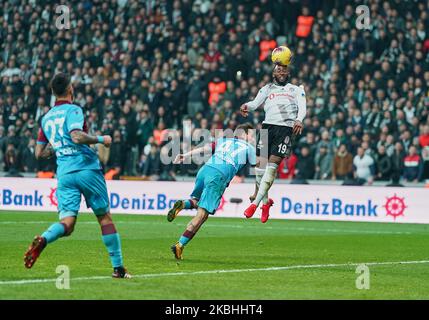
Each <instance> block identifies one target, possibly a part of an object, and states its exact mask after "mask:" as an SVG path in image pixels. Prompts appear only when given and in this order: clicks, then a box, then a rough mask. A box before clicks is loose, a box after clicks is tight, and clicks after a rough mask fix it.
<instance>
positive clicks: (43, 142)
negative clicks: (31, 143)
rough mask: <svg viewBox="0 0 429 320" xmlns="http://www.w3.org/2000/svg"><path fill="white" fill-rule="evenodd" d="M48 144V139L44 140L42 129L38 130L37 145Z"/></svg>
mask: <svg viewBox="0 0 429 320" xmlns="http://www.w3.org/2000/svg"><path fill="white" fill-rule="evenodd" d="M48 142H49V141H48V138H46V136H45V133H44V132H43V130H42V128H39V133H38V134H37V144H47V143H48Z"/></svg>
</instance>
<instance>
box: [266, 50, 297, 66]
mask: <svg viewBox="0 0 429 320" xmlns="http://www.w3.org/2000/svg"><path fill="white" fill-rule="evenodd" d="M291 58H292V51H290V49H289V48H288V47H286V46H280V47H277V48H275V49H274V50H273V52H272V53H271V61H272V62H273V63H274V64H280V65H282V66H288V65H289V64H290V60H291Z"/></svg>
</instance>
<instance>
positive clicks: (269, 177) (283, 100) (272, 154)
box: [240, 64, 307, 223]
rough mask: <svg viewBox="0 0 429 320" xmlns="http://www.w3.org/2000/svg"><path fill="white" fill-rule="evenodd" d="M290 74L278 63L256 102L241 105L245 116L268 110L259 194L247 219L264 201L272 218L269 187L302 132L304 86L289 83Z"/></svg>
mask: <svg viewBox="0 0 429 320" xmlns="http://www.w3.org/2000/svg"><path fill="white" fill-rule="evenodd" d="M288 77H289V69H288V67H287V66H283V65H279V64H277V65H276V66H275V67H274V70H273V83H269V84H267V85H265V86H264V87H262V88H261V90H259V92H258V94H257V96H256V98H255V99H254V100H253V101H250V102H247V103H245V104H243V105H242V106H241V107H240V111H241V114H242V115H243V116H244V117H247V116H248V114H249V111H255V110H256V109H258V108H259V107H263V108H264V111H265V120H264V121H263V122H262V130H261V131H260V134H259V138H258V145H257V151H258V156H259V159H258V160H259V161H258V166H257V168H256V169H255V173H256V188H255V194H254V195H253V196H251V197H250V200H251V201H252V204H251V205H250V206H249V207H248V208H247V209H246V211H245V212H244V215H245V216H246V218H251V217H252V216H253V215H254V213H255V211H256V209H257V208H258V205H259V203H260V202H261V201H263V205H262V207H261V209H262V215H261V221H262V222H263V223H265V222H266V221H267V220H268V217H269V209H270V207H271V206H272V205H273V201H272V200H271V199H269V198H268V190H269V189H270V188H271V185H272V184H273V182H274V180H275V178H276V175H277V168H278V166H279V164H280V162H281V161H282V160H283V158H285V157H288V156H289V155H290V152H291V149H292V140H293V139H294V137H295V136H296V135H299V134H301V133H302V129H303V124H302V122H303V120H304V117H305V115H306V111H307V107H306V99H305V92H304V88H303V86H296V85H293V84H291V83H288V82H287V81H288ZM264 141H265V143H264ZM267 160H268V161H267ZM267 162H268V163H267Z"/></svg>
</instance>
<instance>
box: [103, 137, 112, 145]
mask: <svg viewBox="0 0 429 320" xmlns="http://www.w3.org/2000/svg"><path fill="white" fill-rule="evenodd" d="M103 144H104V146H105V147H107V148H109V147H110V146H111V144H112V137H111V136H108V135H105V136H103Z"/></svg>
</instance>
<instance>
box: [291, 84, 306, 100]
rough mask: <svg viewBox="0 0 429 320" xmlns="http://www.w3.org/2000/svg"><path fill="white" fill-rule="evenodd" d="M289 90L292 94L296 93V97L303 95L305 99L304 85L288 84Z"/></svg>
mask: <svg viewBox="0 0 429 320" xmlns="http://www.w3.org/2000/svg"><path fill="white" fill-rule="evenodd" d="M286 87H287V90H288V91H290V92H291V93H294V94H295V95H301V96H303V97H305V90H304V85H302V84H301V85H298V86H297V85H295V84H292V83H288V84H287V85H286Z"/></svg>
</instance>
